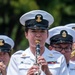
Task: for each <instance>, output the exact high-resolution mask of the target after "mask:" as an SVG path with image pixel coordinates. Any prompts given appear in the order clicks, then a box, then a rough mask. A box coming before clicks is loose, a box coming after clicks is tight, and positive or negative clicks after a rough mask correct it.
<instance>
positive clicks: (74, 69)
mask: <svg viewBox="0 0 75 75" xmlns="http://www.w3.org/2000/svg"><path fill="white" fill-rule="evenodd" d="M68 70H69V73H70V75H75V61H71V60H70V62H69V67H68Z"/></svg>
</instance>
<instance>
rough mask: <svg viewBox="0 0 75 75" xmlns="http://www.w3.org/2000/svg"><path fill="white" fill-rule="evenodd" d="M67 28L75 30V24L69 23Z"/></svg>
mask: <svg viewBox="0 0 75 75" xmlns="http://www.w3.org/2000/svg"><path fill="white" fill-rule="evenodd" d="M65 26H66V27H70V28H72V29H74V30H75V23H69V24H66V25H65Z"/></svg>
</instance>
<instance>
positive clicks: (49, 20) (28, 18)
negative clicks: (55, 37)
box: [20, 10, 54, 27]
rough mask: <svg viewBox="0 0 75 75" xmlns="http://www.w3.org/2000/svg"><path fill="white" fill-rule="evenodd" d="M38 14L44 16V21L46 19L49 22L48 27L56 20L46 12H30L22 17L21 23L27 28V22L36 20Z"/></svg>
mask: <svg viewBox="0 0 75 75" xmlns="http://www.w3.org/2000/svg"><path fill="white" fill-rule="evenodd" d="M37 14H41V15H42V16H43V19H45V20H47V21H48V22H49V24H48V27H49V26H50V25H51V24H52V23H53V22H54V18H53V16H52V15H51V14H50V13H48V12H46V11H44V10H32V11H30V12H27V13H25V14H24V15H22V16H21V17H20V23H21V24H22V25H23V26H25V22H26V21H27V20H30V19H35V16H36V15H37Z"/></svg>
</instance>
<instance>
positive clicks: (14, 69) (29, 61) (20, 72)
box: [7, 48, 69, 75]
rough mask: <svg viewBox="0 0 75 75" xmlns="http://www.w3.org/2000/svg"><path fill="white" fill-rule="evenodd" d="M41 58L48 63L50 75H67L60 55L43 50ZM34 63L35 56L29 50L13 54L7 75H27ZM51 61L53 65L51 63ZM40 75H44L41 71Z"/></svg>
mask: <svg viewBox="0 0 75 75" xmlns="http://www.w3.org/2000/svg"><path fill="white" fill-rule="evenodd" d="M42 56H43V57H44V58H45V60H46V61H47V62H48V67H49V69H50V71H51V73H52V75H69V74H68V70H67V66H66V61H65V58H64V56H63V55H62V54H61V53H59V52H57V51H55V50H52V51H50V50H48V49H47V48H45V51H44V53H43V54H42ZM34 61H35V56H34V55H33V54H32V53H31V51H30V48H28V49H26V50H25V51H18V52H16V53H14V54H13V55H12V56H11V59H10V63H9V65H8V70H7V75H27V71H28V69H29V68H30V67H31V66H32V65H33V64H34ZM53 61H54V62H55V63H51V62H53ZM41 75H46V74H45V73H44V72H43V71H42V72H41Z"/></svg>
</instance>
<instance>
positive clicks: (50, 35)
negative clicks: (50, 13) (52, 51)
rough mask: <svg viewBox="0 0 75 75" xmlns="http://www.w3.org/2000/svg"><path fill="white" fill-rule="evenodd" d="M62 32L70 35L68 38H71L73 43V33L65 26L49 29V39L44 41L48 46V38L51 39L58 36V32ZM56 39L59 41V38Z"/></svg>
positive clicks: (74, 35)
mask: <svg viewBox="0 0 75 75" xmlns="http://www.w3.org/2000/svg"><path fill="white" fill-rule="evenodd" d="M64 30H65V31H66V32H67V33H68V35H70V36H72V37H73V42H75V31H74V30H73V29H71V28H69V27H65V26H57V27H54V28H51V29H50V30H49V37H48V39H47V40H46V43H47V44H49V45H50V38H52V37H53V36H56V35H58V34H60V32H61V31H64ZM57 39H59V37H58V38H57ZM59 40H60V39H59ZM70 40H71V39H70Z"/></svg>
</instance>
